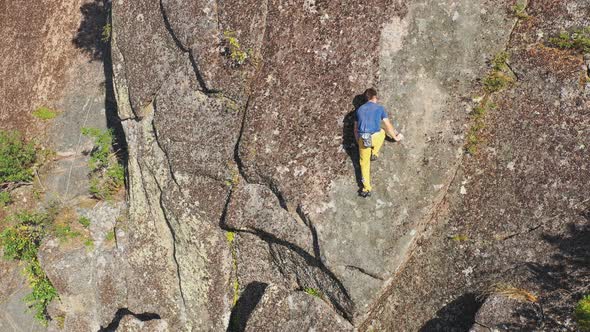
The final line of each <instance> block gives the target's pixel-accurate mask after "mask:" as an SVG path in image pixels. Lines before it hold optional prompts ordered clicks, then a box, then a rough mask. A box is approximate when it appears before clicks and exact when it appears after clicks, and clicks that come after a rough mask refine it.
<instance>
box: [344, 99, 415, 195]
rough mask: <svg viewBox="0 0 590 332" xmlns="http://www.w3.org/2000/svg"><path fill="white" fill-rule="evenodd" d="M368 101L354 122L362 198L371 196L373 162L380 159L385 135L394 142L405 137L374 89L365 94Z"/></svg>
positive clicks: (359, 110)
mask: <svg viewBox="0 0 590 332" xmlns="http://www.w3.org/2000/svg"><path fill="white" fill-rule="evenodd" d="M364 95H365V97H366V100H368V102H366V103H365V104H363V105H362V106H361V107H359V109H358V110H357V111H356V119H355V122H354V136H355V137H356V140H357V142H358V146H359V154H360V164H361V176H362V182H363V189H362V190H361V191H360V192H359V195H360V196H361V197H369V196H371V190H372V187H371V161H376V160H377V159H378V158H379V151H380V150H381V147H382V146H383V142H384V141H385V135H387V136H388V137H390V138H392V139H393V140H394V141H396V142H399V141H401V140H402V139H403V138H404V136H403V135H402V134H400V133H396V132H395V130H394V129H393V125H392V124H391V122H390V121H389V119H388V118H387V113H386V112H385V108H384V107H383V106H381V105H379V104H377V91H376V90H375V89H373V88H370V89H367V90H366V91H365V93H364Z"/></svg>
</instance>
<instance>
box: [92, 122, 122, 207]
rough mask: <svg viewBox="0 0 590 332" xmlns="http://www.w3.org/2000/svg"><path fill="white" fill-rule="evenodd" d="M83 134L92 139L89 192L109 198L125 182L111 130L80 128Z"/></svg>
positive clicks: (98, 196)
mask: <svg viewBox="0 0 590 332" xmlns="http://www.w3.org/2000/svg"><path fill="white" fill-rule="evenodd" d="M82 134H83V135H84V136H88V137H91V138H92V139H93V140H94V149H93V150H92V152H91V153H90V161H89V162H88V164H89V167H90V171H91V175H90V193H91V194H92V195H93V196H94V197H96V198H98V199H106V200H109V199H111V198H112V196H113V194H115V193H116V192H117V190H119V189H120V188H121V187H123V185H124V184H125V169H124V168H123V166H122V165H121V164H119V162H118V160H117V157H116V155H115V153H114V152H113V151H112V150H113V140H114V138H113V131H112V130H110V129H109V130H100V129H98V128H82Z"/></svg>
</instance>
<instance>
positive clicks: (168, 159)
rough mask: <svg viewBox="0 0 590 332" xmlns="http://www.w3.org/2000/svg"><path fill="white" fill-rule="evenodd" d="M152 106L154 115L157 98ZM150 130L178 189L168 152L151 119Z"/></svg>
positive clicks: (178, 185) (156, 108)
mask: <svg viewBox="0 0 590 332" xmlns="http://www.w3.org/2000/svg"><path fill="white" fill-rule="evenodd" d="M152 105H153V108H154V113H156V112H157V110H158V106H157V98H154V100H153V102H152ZM152 130H153V131H154V139H155V141H156V144H157V145H158V147H159V148H160V150H161V151H162V153H163V154H164V157H165V158H166V163H167V164H168V171H169V172H170V177H171V178H172V181H173V182H174V184H176V186H177V187H178V188H180V184H179V183H178V180H177V179H176V175H175V174H174V172H173V170H172V163H171V161H170V155H169V153H168V151H167V150H166V149H165V148H164V147H163V146H162V143H161V142H160V139H159V136H158V130H157V129H156V123H155V120H153V119H152ZM181 192H182V191H181Z"/></svg>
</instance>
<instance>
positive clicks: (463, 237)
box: [451, 234, 469, 242]
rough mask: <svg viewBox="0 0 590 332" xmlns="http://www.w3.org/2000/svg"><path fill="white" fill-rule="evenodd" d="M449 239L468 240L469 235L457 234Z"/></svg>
mask: <svg viewBox="0 0 590 332" xmlns="http://www.w3.org/2000/svg"><path fill="white" fill-rule="evenodd" d="M451 240H453V241H456V242H465V241H469V237H468V236H467V235H465V234H457V235H454V236H452V237H451Z"/></svg>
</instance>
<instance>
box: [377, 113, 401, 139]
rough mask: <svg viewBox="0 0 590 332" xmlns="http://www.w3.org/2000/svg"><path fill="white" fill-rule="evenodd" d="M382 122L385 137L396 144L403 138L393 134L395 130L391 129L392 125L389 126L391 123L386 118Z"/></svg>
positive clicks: (398, 134)
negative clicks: (391, 139)
mask: <svg viewBox="0 0 590 332" xmlns="http://www.w3.org/2000/svg"><path fill="white" fill-rule="evenodd" d="M382 121H383V127H384V129H385V134H386V135H387V136H389V137H391V138H393V139H394V140H395V141H396V142H397V141H401V140H402V139H403V138H404V136H403V135H402V134H400V133H396V132H395V129H393V125H392V124H391V121H389V119H388V118H385V119H383V120H382Z"/></svg>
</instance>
